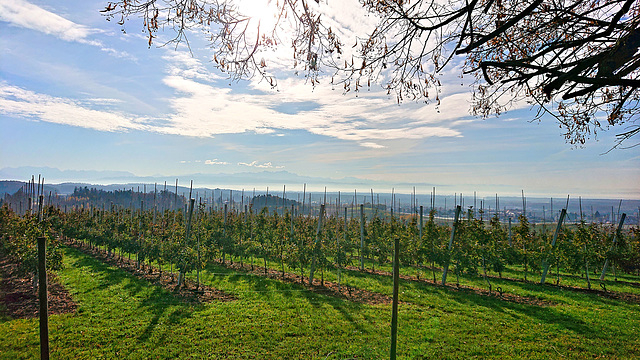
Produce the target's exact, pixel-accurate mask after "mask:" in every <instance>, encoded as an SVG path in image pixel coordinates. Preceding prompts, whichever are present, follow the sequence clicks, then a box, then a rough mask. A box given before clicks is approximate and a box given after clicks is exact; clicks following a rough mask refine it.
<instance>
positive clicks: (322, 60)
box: [103, 0, 640, 147]
mask: <svg viewBox="0 0 640 360" xmlns="http://www.w3.org/2000/svg"><path fill="white" fill-rule="evenodd" d="M265 2H269V1H268V0H265ZM270 2H271V3H273V2H275V7H276V9H277V12H276V17H277V19H276V21H275V22H274V24H275V25H272V26H271V27H270V28H261V26H260V20H259V19H252V18H250V17H248V16H245V15H243V14H242V13H241V12H240V11H239V10H238V7H237V6H236V5H235V4H234V2H233V1H231V0H220V1H215V0H214V1H206V0H205V1H203V0H148V1H136V0H127V1H120V2H111V3H109V4H108V5H107V7H106V9H105V10H103V12H104V13H105V14H106V15H107V17H108V19H113V18H116V19H118V20H119V24H120V25H122V26H124V24H125V22H126V21H127V20H128V19H130V18H131V17H132V16H140V17H142V19H143V25H144V29H145V30H144V31H145V32H146V34H147V35H148V39H149V45H151V43H152V41H153V38H154V37H155V36H156V33H157V32H158V31H159V30H160V29H164V28H167V27H169V28H173V29H174V30H175V32H176V36H175V37H174V38H173V39H172V40H171V41H169V43H179V42H187V44H188V40H187V38H186V32H187V31H189V30H196V29H198V30H202V31H204V32H205V33H206V36H208V40H209V41H210V43H211V46H212V49H213V53H214V55H213V60H214V62H215V64H216V65H217V67H218V69H220V70H221V71H223V72H226V73H228V74H229V77H230V78H232V79H240V78H247V77H252V76H256V75H258V76H261V77H262V78H264V79H266V80H267V81H268V82H269V84H271V85H272V86H275V85H276V82H275V78H274V76H273V75H272V74H271V73H270V72H268V71H267V64H266V62H265V60H264V58H260V55H259V54H261V53H262V51H264V50H267V49H270V48H274V47H277V46H288V47H291V48H292V49H293V56H292V63H293V68H294V70H296V71H297V70H298V69H300V70H303V71H305V74H306V75H307V77H308V78H309V79H310V82H311V84H313V85H315V84H316V83H317V82H318V81H319V80H318V76H319V73H320V72H321V71H325V72H330V73H331V74H332V75H333V78H337V79H338V80H337V81H336V82H340V83H341V84H342V85H343V87H344V89H345V91H350V90H352V89H353V90H356V91H357V90H359V88H360V87H363V86H370V85H371V83H372V82H373V83H380V84H381V85H382V86H384V87H385V88H386V89H388V91H389V92H392V91H393V92H395V94H396V95H397V98H398V102H400V101H404V100H405V99H406V100H412V101H415V100H420V101H429V100H435V101H437V102H439V101H440V99H439V97H438V92H439V86H440V81H439V80H438V78H439V74H440V73H441V72H442V71H443V70H444V69H446V68H448V67H449V68H451V67H459V68H460V71H461V76H464V75H469V76H473V79H474V94H473V104H472V108H471V111H472V113H474V114H477V115H481V116H483V117H486V116H490V115H492V114H499V113H501V112H502V111H504V110H506V109H508V108H509V107H511V106H513V105H514V103H516V102H522V101H526V102H529V103H530V104H532V105H535V106H536V107H537V109H538V112H537V116H536V119H539V118H540V117H542V116H543V115H544V114H551V115H552V116H554V117H555V118H556V119H557V120H558V122H559V124H560V125H561V127H562V128H563V129H564V131H565V137H566V140H567V141H568V142H569V143H571V144H576V145H581V144H584V143H585V141H586V139H588V138H590V137H592V136H595V135H596V134H597V132H598V131H602V130H607V129H609V128H611V127H614V126H617V127H619V128H622V130H621V133H619V134H617V137H618V142H617V143H616V145H615V146H614V147H619V146H620V147H622V146H621V145H622V144H623V142H624V141H625V140H627V139H630V138H632V137H633V136H634V135H637V134H639V133H640V124H638V119H639V112H640V108H639V106H638V105H639V101H640V91H639V87H640V80H638V75H639V68H640V51H639V50H638V49H639V47H640V2H638V1H637V0H520V1H518V0H465V1H455V0H449V1H446V0H418V1H409V0H360V3H361V5H362V6H363V7H364V9H366V10H367V11H368V12H369V13H370V14H372V15H373V16H376V17H377V19H378V22H377V26H376V27H375V28H373V29H372V30H371V31H370V33H369V34H367V35H366V36H364V37H362V38H358V39H356V44H355V45H354V46H353V49H355V50H354V51H353V54H352V55H351V56H352V57H351V58H350V59H346V58H345V57H346V56H345V54H344V53H343V52H344V45H343V43H342V42H341V39H340V38H339V37H338V36H337V35H336V32H334V31H333V30H332V28H331V27H327V26H325V25H324V24H325V22H323V21H321V13H322V7H323V6H330V5H329V4H324V3H323V4H320V3H319V0H316V1H315V2H309V1H306V0H271V1H270ZM285 22H286V23H287V24H289V25H290V26H289V28H288V29H287V30H282V26H281V25H282V24H283V23H285ZM250 24H252V25H250ZM251 26H253V27H251ZM249 29H252V30H249ZM283 31H288V32H289V33H288V37H287V38H288V39H292V40H291V41H290V42H289V43H285V44H282V41H281V38H280V35H281V34H282V32H283ZM348 41H350V42H351V41H354V39H348ZM349 50H350V51H351V50H352V49H349ZM333 78H332V79H333ZM332 82H333V80H332ZM635 145H637V144H632V145H628V142H627V143H624V146H626V147H629V146H631V147H632V146H635Z"/></svg>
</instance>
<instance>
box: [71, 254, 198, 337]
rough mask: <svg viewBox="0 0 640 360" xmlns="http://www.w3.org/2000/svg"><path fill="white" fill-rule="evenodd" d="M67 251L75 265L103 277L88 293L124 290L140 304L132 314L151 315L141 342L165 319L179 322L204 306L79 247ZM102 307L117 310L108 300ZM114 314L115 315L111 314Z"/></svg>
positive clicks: (91, 294) (126, 294) (87, 290)
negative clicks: (175, 294)
mask: <svg viewBox="0 0 640 360" xmlns="http://www.w3.org/2000/svg"><path fill="white" fill-rule="evenodd" d="M66 251H67V253H68V254H72V255H73V257H74V258H75V259H74V261H73V262H72V266H73V267H74V268H76V269H78V270H80V271H82V272H84V273H85V274H87V273H88V274H89V276H91V277H93V278H94V279H98V280H99V285H98V286H97V287H94V288H89V289H86V290H85V294H86V295H87V296H95V297H98V298H99V297H101V296H104V295H102V294H101V293H104V292H106V293H107V294H108V295H106V296H109V295H110V296H111V297H115V295H114V294H112V293H110V292H111V291H115V289H122V291H121V293H122V295H123V296H124V297H125V301H127V302H129V303H130V304H131V305H135V306H136V307H135V308H134V309H133V310H132V313H134V314H145V313H146V314H150V319H149V321H148V323H147V325H146V326H145V327H144V329H142V331H141V332H140V333H139V335H138V341H139V342H146V341H147V340H148V339H149V338H150V337H151V336H152V335H153V332H154V329H155V328H156V327H157V325H158V324H159V322H160V320H161V319H163V323H168V324H179V323H182V322H184V321H185V320H187V319H188V318H190V317H192V316H193V314H194V312H197V311H200V310H202V308H203V305H201V304H186V303H185V302H184V301H183V300H181V299H180V298H178V297H177V296H174V295H173V294H171V293H170V292H168V291H167V290H165V289H163V288H161V287H160V286H157V285H153V284H150V283H149V282H147V281H146V280H143V279H138V278H137V277H135V276H134V275H132V274H130V273H128V272H126V271H125V270H122V269H118V268H114V267H112V266H110V265H107V264H105V263H103V262H101V261H100V260H98V259H95V258H93V257H91V256H90V255H87V254H84V253H83V252H81V251H79V250H76V249H72V248H66ZM136 300H137V301H136ZM99 309H100V310H101V311H102V312H103V313H107V312H113V310H114V309H110V308H109V301H107V300H106V299H105V301H104V302H103V303H102V304H100V305H99ZM113 315H114V314H111V316H113ZM115 315H118V314H115ZM120 315H121V316H123V320H124V319H125V318H126V316H129V314H120ZM138 318H144V316H138Z"/></svg>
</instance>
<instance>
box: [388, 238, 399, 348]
mask: <svg viewBox="0 0 640 360" xmlns="http://www.w3.org/2000/svg"><path fill="white" fill-rule="evenodd" d="M394 242H395V244H394V249H395V250H394V252H393V304H392V307H391V351H390V356H389V358H390V359H391V360H395V359H396V344H397V340H398V287H399V286H398V285H399V284H398V283H399V282H400V260H399V259H400V257H399V253H400V238H399V237H398V236H395V237H394Z"/></svg>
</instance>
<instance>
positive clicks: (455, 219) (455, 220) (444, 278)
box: [442, 205, 462, 285]
mask: <svg viewBox="0 0 640 360" xmlns="http://www.w3.org/2000/svg"><path fill="white" fill-rule="evenodd" d="M460 211H462V206H460V205H456V213H455V216H454V217H453V225H452V226H451V237H450V238H449V247H448V249H449V252H451V248H452V247H453V238H454V237H455V236H456V225H458V217H459V216H460ZM449 256H450V255H449ZM449 260H450V259H447V262H446V264H445V265H444V268H443V269H442V285H444V284H446V283H447V272H448V271H449Z"/></svg>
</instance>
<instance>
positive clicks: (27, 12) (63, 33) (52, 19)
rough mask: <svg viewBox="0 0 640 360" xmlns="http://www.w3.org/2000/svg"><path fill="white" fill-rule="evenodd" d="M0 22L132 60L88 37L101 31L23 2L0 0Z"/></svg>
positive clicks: (21, 0)
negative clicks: (94, 47)
mask: <svg viewBox="0 0 640 360" xmlns="http://www.w3.org/2000/svg"><path fill="white" fill-rule="evenodd" d="M0 21H4V22H8V23H9V24H12V25H14V26H18V27H23V28H27V29H31V30H35V31H38V32H41V33H44V34H47V35H51V36H55V37H57V38H58V39H61V40H64V41H69V42H77V43H81V44H86V45H91V46H96V47H98V48H100V50H101V51H104V52H106V53H108V54H110V55H112V56H116V57H127V58H133V56H131V55H130V54H128V53H127V52H124V51H118V50H116V49H113V48H109V47H106V46H105V45H103V43H102V42H100V41H98V40H92V39H90V35H92V34H94V33H100V32H102V31H100V30H96V29H91V28H89V27H87V26H84V25H81V24H77V23H74V22H73V21H70V20H67V19H65V18H63V17H62V16H60V15H57V14H54V13H52V12H51V11H48V10H45V9H43V8H41V7H39V6H37V5H34V4H31V3H29V2H28V1H25V0H0Z"/></svg>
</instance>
